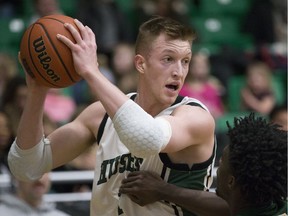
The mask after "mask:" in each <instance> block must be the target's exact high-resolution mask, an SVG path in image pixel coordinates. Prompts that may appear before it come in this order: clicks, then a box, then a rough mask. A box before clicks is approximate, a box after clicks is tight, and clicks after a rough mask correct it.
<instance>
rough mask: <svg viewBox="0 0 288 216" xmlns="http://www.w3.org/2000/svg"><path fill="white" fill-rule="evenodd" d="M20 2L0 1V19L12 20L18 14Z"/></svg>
mask: <svg viewBox="0 0 288 216" xmlns="http://www.w3.org/2000/svg"><path fill="white" fill-rule="evenodd" d="M22 7H23V1H22V0H0V17H1V18H2V17H3V18H13V17H16V16H17V15H19V14H20V11H21V9H22Z"/></svg>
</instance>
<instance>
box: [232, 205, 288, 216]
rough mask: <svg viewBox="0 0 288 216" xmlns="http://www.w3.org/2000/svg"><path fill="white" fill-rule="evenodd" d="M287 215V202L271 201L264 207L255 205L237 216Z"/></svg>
mask: <svg viewBox="0 0 288 216" xmlns="http://www.w3.org/2000/svg"><path fill="white" fill-rule="evenodd" d="M285 215H287V202H283V203H282V205H277V204H276V203H271V204H270V205H268V206H264V207H255V208H250V209H247V210H244V211H242V212H240V213H239V214H237V215H236V216H285Z"/></svg>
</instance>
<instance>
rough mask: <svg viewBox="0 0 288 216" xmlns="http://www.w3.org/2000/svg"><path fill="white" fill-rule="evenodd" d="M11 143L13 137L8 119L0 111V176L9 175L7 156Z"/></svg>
mask: <svg viewBox="0 0 288 216" xmlns="http://www.w3.org/2000/svg"><path fill="white" fill-rule="evenodd" d="M13 141H14V135H13V132H12V127H11V124H10V121H9V117H8V115H7V114H6V113H5V112H4V111H3V110H0V174H3V173H6V174H9V175H10V171H9V168H8V162H7V156H8V151H9V149H10V146H11V144H12V142H13Z"/></svg>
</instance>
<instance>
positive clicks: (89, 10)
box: [77, 0, 135, 65]
mask: <svg viewBox="0 0 288 216" xmlns="http://www.w3.org/2000/svg"><path fill="white" fill-rule="evenodd" d="M78 12H79V13H78V16H77V18H78V19H79V20H80V21H81V22H82V23H84V24H85V25H88V26H89V27H90V28H91V29H92V30H93V31H94V33H95V35H96V40H97V45H98V47H97V51H98V52H99V53H102V54H106V55H107V56H108V60H109V65H110V60H111V55H112V51H113V48H114V46H115V45H117V44H118V43H119V42H122V41H125V42H134V39H135V38H134V35H133V33H132V27H131V23H130V22H129V21H128V20H127V19H126V16H125V15H124V14H123V13H122V11H121V10H120V8H119V7H118V5H117V4H116V2H115V1H114V0H83V1H81V2H80V1H79V8H78Z"/></svg>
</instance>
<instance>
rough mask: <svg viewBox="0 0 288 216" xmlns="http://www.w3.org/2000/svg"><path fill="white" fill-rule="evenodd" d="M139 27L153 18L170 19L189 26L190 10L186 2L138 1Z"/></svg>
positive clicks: (182, 0) (181, 0) (174, 0)
mask: <svg viewBox="0 0 288 216" xmlns="http://www.w3.org/2000/svg"><path fill="white" fill-rule="evenodd" d="M136 10H137V20H138V21H137V23H138V24H137V26H138V25H140V23H143V22H144V21H146V20H147V19H149V18H150V17H151V16H155V15H159V16H164V17H170V18H172V19H175V20H177V21H179V22H182V23H184V24H186V25H187V24H189V18H190V15H189V9H188V5H187V3H186V2H185V0H148V1H147V0H138V2H137V5H136Z"/></svg>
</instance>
